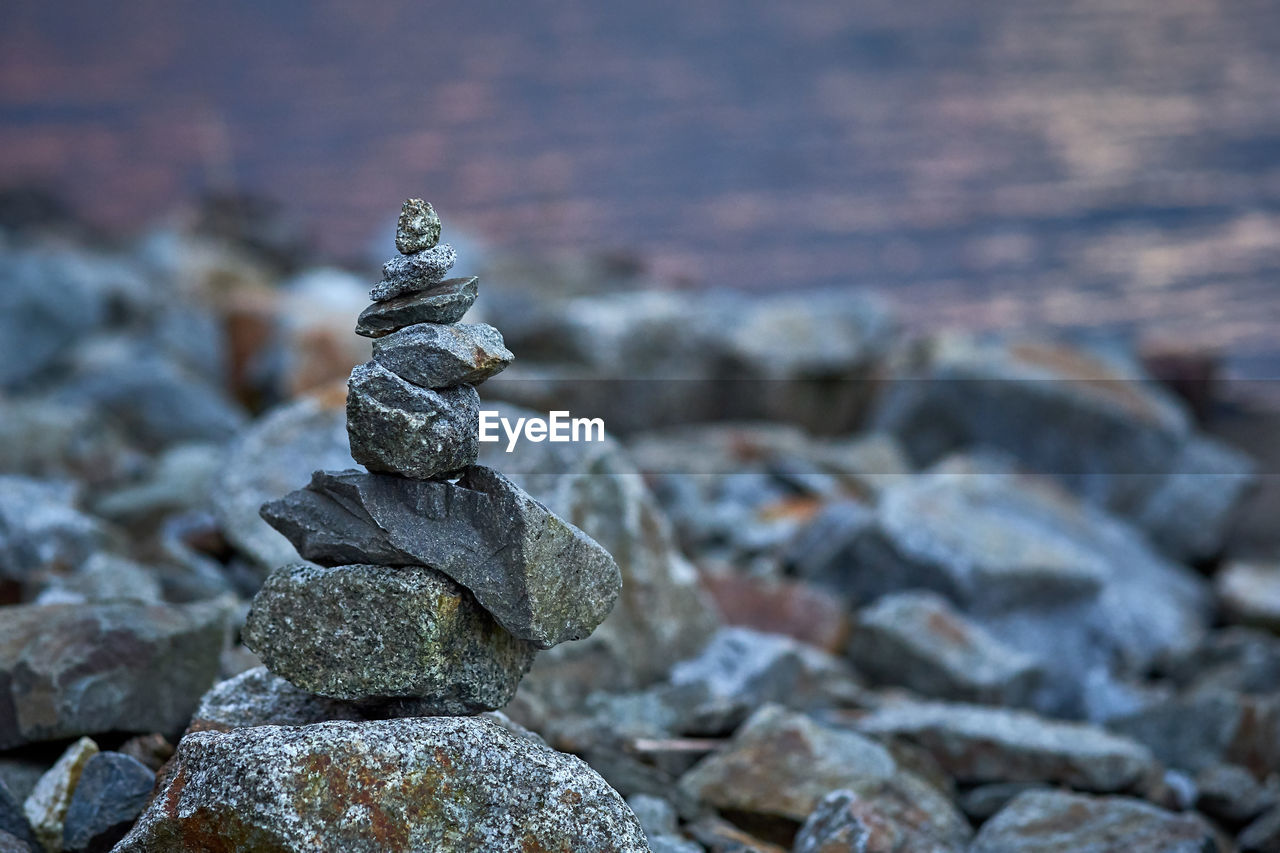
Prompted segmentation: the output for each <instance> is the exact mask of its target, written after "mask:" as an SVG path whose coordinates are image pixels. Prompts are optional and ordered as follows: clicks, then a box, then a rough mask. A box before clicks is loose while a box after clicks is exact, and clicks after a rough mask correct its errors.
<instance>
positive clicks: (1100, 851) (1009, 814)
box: [969, 791, 1219, 853]
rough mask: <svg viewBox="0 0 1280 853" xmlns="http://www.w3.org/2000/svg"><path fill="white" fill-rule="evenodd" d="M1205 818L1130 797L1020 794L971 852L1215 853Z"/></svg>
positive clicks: (988, 825) (983, 832) (987, 825)
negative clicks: (1117, 852)
mask: <svg viewBox="0 0 1280 853" xmlns="http://www.w3.org/2000/svg"><path fill="white" fill-rule="evenodd" d="M1218 849H1219V847H1218V844H1217V841H1216V839H1215V838H1214V834H1213V830H1211V829H1210V828H1209V826H1208V824H1206V823H1205V822H1204V821H1203V820H1202V819H1201V818H1199V817H1197V816H1195V815H1190V814H1175V813H1173V812H1168V811H1165V810H1164V809H1161V808H1157V807H1156V806H1153V805H1151V804H1150V803H1145V802H1142V801H1141V800H1135V799H1130V798H1129V797H1090V796H1087V795H1084V794H1071V793H1067V792H1065V791H1027V792H1026V793H1024V794H1019V795H1018V796H1017V797H1016V798H1014V800H1013V802H1011V803H1009V805H1007V806H1005V807H1004V808H1003V809H1001V811H1000V812H999V813H998V814H997V815H996V816H995V817H993V818H991V820H989V821H987V822H986V823H984V824H983V825H982V830H981V831H980V832H979V833H978V835H977V837H976V838H974V840H973V846H972V847H970V848H969V851H970V853H1059V851H1063V850H1070V851H1072V853H1115V851H1118V850H1123V851H1126V853H1211V851H1214V850H1218Z"/></svg>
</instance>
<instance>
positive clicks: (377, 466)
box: [347, 361, 480, 479]
mask: <svg viewBox="0 0 1280 853" xmlns="http://www.w3.org/2000/svg"><path fill="white" fill-rule="evenodd" d="M348 388H349V394H348V396H347V433H348V436H349V437H350V441H351V456H352V458H354V459H355V460H356V461H357V462H359V463H360V464H361V465H363V466H365V467H366V468H368V469H369V470H370V471H387V472H391V473H397V474H403V475H404V476H406V477H415V478H418V479H427V478H430V477H439V476H443V475H446V474H450V473H452V472H455V471H458V470H459V469H462V468H465V467H466V466H468V465H470V464H471V463H473V462H475V460H476V452H477V450H478V447H479V437H478V436H479V429H480V395H479V394H477V393H476V389H474V388H472V387H471V386H470V385H459V386H457V387H456V388H444V389H441V390H439V391H432V390H430V389H427V388H423V387H420V386H418V385H414V384H412V383H410V382H407V381H405V380H404V379H401V378H400V377H399V376H396V375H395V374H394V373H392V372H391V371H389V370H387V369H386V368H384V367H382V366H381V365H379V364H377V363H375V362H372V361H371V362H369V363H368V364H363V365H361V366H359V367H357V368H356V369H355V370H353V371H351V381H350V383H349V384H348Z"/></svg>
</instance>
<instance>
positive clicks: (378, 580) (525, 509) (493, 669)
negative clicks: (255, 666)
mask: <svg viewBox="0 0 1280 853" xmlns="http://www.w3.org/2000/svg"><path fill="white" fill-rule="evenodd" d="M439 240H440V219H439V217H438V216H437V215H436V213H435V211H434V210H433V209H432V208H431V205H429V204H427V203H426V202H424V201H422V200H421V199H410V200H409V201H407V202H405V204H404V209H403V211H402V212H401V214H400V220H399V224H398V227H397V229H396V248H397V249H398V250H399V251H400V253H401V255H400V256H398V257H395V258H392V259H391V260H390V261H387V263H386V264H385V265H384V266H383V268H382V272H383V279H382V281H381V282H379V283H378V284H377V285H376V286H375V287H374V288H373V291H372V293H371V296H372V298H373V300H374V301H373V304H372V305H370V306H369V307H368V308H367V309H365V311H364V312H363V313H362V314H361V315H360V318H359V321H358V323H357V325H356V332H357V333H358V334H361V335H365V336H366V337H370V338H373V360H372V361H370V362H368V363H366V364H363V365H360V366H358V367H356V368H355V370H353V371H352V372H351V379H350V382H349V384H348V398H347V432H348V435H349V437H350V441H351V455H352V457H353V458H354V459H355V460H356V461H357V462H359V463H360V464H361V465H363V466H364V467H365V468H367V469H368V472H367V473H366V472H364V471H359V470H347V471H337V472H335V471H317V472H316V473H315V474H314V475H313V476H312V478H311V482H310V484H309V485H307V486H306V487H305V488H303V489H300V490H298V491H295V492H293V493H291V494H289V495H287V496H285V497H284V498H281V499H280V500H277V501H272V502H270V503H267V504H266V505H264V506H263V507H262V515H263V517H264V518H265V519H266V520H267V521H268V522H269V523H270V524H271V525H272V526H274V527H275V528H276V529H277V530H279V531H280V532H281V533H283V534H284V535H285V536H287V537H288V538H289V539H290V541H292V542H293V544H294V546H295V547H296V548H297V549H298V553H299V554H301V555H302V557H303V559H305V560H309V561H310V564H296V565H287V566H283V567H281V568H279V569H277V570H275V571H274V572H273V573H272V574H271V575H270V577H269V578H268V579H267V581H266V582H265V584H264V585H263V587H262V589H261V591H260V592H259V593H258V595H257V596H256V597H255V598H254V600H253V606H252V608H251V610H250V613H249V617H248V621H247V623H246V625H245V631H244V641H245V644H246V645H248V646H249V648H251V649H253V650H254V651H255V652H256V653H257V654H258V655H259V656H260V657H261V658H262V661H263V663H264V664H265V665H266V667H267V668H268V669H269V670H271V671H272V672H274V673H276V674H277V675H280V676H282V677H283V678H285V679H287V680H288V681H290V682H292V683H293V684H295V685H296V686H298V687H300V688H302V689H303V690H306V691H309V692H311V693H315V694H318V695H321V696H327V697H331V698H335V699H341V700H346V701H349V702H353V703H357V704H359V705H364V706H374V707H385V706H387V705H388V704H391V705H395V704H400V705H402V706H403V707H402V712H404V713H411V714H412V715H415V716H434V715H462V714H470V713H475V712H477V711H482V710H489V709H496V708H500V707H502V706H503V705H505V704H506V703H507V702H508V701H509V700H510V699H511V697H512V695H513V694H514V693H515V690H516V686H517V685H518V684H519V682H520V679H521V677H522V676H523V675H524V673H525V672H526V671H527V670H528V668H529V665H530V664H531V663H532V662H533V657H534V655H535V653H536V652H537V650H538V649H546V648H550V647H551V646H554V645H556V644H557V643H562V642H565V641H566V640H576V639H580V638H582V637H585V636H587V635H588V634H590V633H591V632H592V631H593V630H594V629H595V627H596V626H597V625H598V624H600V622H601V621H602V620H603V619H604V618H605V616H606V615H608V613H609V610H610V609H611V608H612V607H613V603H614V601H615V600H616V599H617V596H618V593H619V591H620V589H621V586H622V578H621V574H620V573H619V571H618V567H617V565H616V564H615V563H614V561H613V558H612V557H611V556H610V555H609V553H608V552H607V551H605V550H604V549H603V548H602V547H601V546H600V545H599V544H597V543H596V542H595V540H593V539H591V538H590V537H588V536H587V535H586V534H585V533H583V532H582V531H581V530H579V529H578V528H576V527H574V526H573V525H571V524H569V523H568V522H566V521H565V520H564V519H561V518H560V517H558V516H556V515H555V514H553V513H552V512H550V511H549V510H548V509H547V508H546V507H544V506H543V505H542V504H540V503H538V502H537V501H536V500H534V499H533V498H532V497H530V496H529V495H528V494H527V493H526V492H524V491H523V490H522V489H520V488H519V487H517V486H516V485H515V484H514V483H512V482H511V481H510V480H508V479H507V478H506V477H504V476H503V475H502V474H499V473H498V472H497V471H494V470H493V469H491V468H486V467H484V466H482V465H476V464H475V461H476V454H477V451H478V433H479V405H480V398H479V395H478V394H477V393H476V389H475V386H476V385H477V384H479V383H481V382H483V381H484V380H485V379H487V378H488V377H490V376H493V375H494V374H495V373H497V372H499V371H500V370H502V369H503V368H505V367H506V366H507V365H508V364H510V363H511V360H512V355H511V353H510V352H508V351H507V349H506V348H505V347H504V346H503V341H502V335H501V334H499V332H498V330H497V329H494V328H493V327H492V326H488V325H485V324H483V323H477V324H467V323H459V322H458V320H460V319H461V318H462V315H463V314H464V313H466V311H467V309H468V308H470V307H471V304H472V303H473V302H474V301H475V298H476V285H477V279H476V278H475V277H474V276H472V277H468V278H448V279H446V278H445V276H446V275H447V273H448V272H449V270H450V269H451V268H452V266H453V263H454V260H455V254H454V250H453V248H452V247H451V246H450V245H449V244H447V243H440V242H439Z"/></svg>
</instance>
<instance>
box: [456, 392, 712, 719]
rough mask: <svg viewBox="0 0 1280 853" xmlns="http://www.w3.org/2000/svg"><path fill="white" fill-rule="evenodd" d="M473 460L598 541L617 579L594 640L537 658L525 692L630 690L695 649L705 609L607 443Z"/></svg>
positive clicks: (491, 451)
mask: <svg viewBox="0 0 1280 853" xmlns="http://www.w3.org/2000/svg"><path fill="white" fill-rule="evenodd" d="M493 408H494V409H495V410H496V411H497V412H498V413H499V415H500V416H501V417H505V418H509V419H514V418H519V417H527V416H529V415H530V414H532V413H531V412H529V411H528V410H525V409H520V408H517V407H515V406H510V405H502V404H499V405H496V406H493ZM481 461H482V462H483V463H484V464H486V465H490V466H492V467H495V468H500V469H501V470H502V471H503V472H504V473H505V474H507V475H508V476H510V477H511V479H512V480H513V481H514V482H515V483H516V484H517V485H519V486H521V487H522V488H524V489H526V490H528V491H529V492H530V493H531V494H532V495H533V496H534V497H536V498H537V499H538V500H539V501H540V502H542V503H543V504H545V505H546V506H547V508H548V509H550V510H551V511H552V512H554V513H556V514H557V515H559V516H560V517H561V518H564V519H567V520H568V521H569V522H571V523H572V524H574V525H576V526H577V527H578V528H580V529H581V530H583V531H584V532H585V533H586V534H587V535H588V536H590V537H592V538H593V539H595V540H596V541H597V542H599V543H600V545H601V546H602V547H603V548H604V549H605V550H607V551H608V552H609V554H611V555H612V556H613V558H614V559H615V560H616V561H617V564H618V567H619V570H620V572H621V574H622V579H623V583H622V593H621V595H620V596H619V597H618V600H617V603H616V605H615V606H614V607H613V609H612V610H611V611H609V615H608V617H607V618H606V619H605V621H604V622H603V623H602V624H601V625H600V626H599V627H598V628H597V629H596V631H595V633H593V634H592V635H591V636H590V637H589V638H587V639H586V640H583V641H581V642H577V643H572V644H565V645H562V646H559V647H558V648H556V649H555V650H554V651H552V652H550V653H547V654H542V655H539V657H538V660H537V662H536V663H535V664H534V666H533V670H532V671H531V672H530V673H529V678H527V679H526V680H525V684H526V685H528V686H530V687H532V686H533V682H535V681H537V680H539V679H541V680H542V681H543V683H544V684H550V683H554V685H555V692H557V693H560V694H562V695H563V694H566V693H571V692H574V689H575V686H574V682H575V681H576V682H578V683H579V684H581V683H587V684H590V685H591V686H592V687H593V688H594V689H619V690H622V689H634V688H638V687H642V686H645V685H647V684H650V683H652V682H654V681H656V680H657V679H659V678H661V677H662V676H664V675H665V674H666V673H667V670H669V669H670V667H671V665H672V664H674V663H675V662H676V661H678V660H683V659H685V658H688V657H691V656H693V655H695V654H697V653H698V651H700V650H701V649H702V647H703V646H704V645H705V644H706V642H707V640H708V639H709V638H710V637H711V634H712V632H713V631H714V630H715V627H716V623H717V617H716V614H715V609H714V606H713V604H712V603H711V601H710V599H709V598H708V597H707V596H706V595H705V593H703V591H702V590H701V588H700V586H699V584H698V573H697V571H696V570H695V569H694V567H693V566H692V565H691V564H690V563H689V561H688V560H687V559H685V557H684V556H683V555H682V554H681V552H680V549H679V547H678V546H677V544H676V542H675V539H674V537H673V535H672V531H671V525H670V522H669V521H668V519H667V517H666V516H665V515H664V514H663V512H662V510H661V509H660V508H659V507H658V505H657V502H656V501H655V500H654V498H653V495H652V494H651V493H650V492H649V490H648V488H647V487H646V486H645V482H644V478H643V477H642V476H641V475H640V473H639V472H638V471H637V470H636V469H635V466H634V465H632V464H631V461H630V460H629V459H628V458H627V455H626V453H625V452H624V451H623V450H622V448H621V447H619V446H618V444H617V443H616V442H615V441H614V440H613V439H612V438H609V437H606V439H605V440H604V441H602V442H592V443H586V442H578V443H568V444H551V443H550V442H545V441H544V442H541V443H536V444H535V443H533V442H528V441H525V442H521V443H520V444H518V445H517V446H516V449H515V451H514V452H512V453H506V452H505V451H504V450H503V449H502V446H499V445H498V444H482V445H481Z"/></svg>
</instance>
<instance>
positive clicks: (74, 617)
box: [0, 602, 228, 749]
mask: <svg viewBox="0 0 1280 853" xmlns="http://www.w3.org/2000/svg"><path fill="white" fill-rule="evenodd" d="M227 622H228V611H227V608H226V606H225V605H224V604H222V603H220V602H204V603H198V604H186V605H170V604H165V605H159V604H152V605H147V604H133V603H123V602H120V603H107V604H50V605H20V606H15V607H9V608H6V609H5V613H4V618H3V619H0V749H8V748H11V747H15V746H20V745H22V744H26V743H34V742H37V741H43V740H58V739H62V738H68V737H75V736H78V735H81V734H86V733H95V732H113V731H114V732H154V731H162V732H172V731H177V730H180V729H181V728H182V727H183V726H184V725H185V724H186V722H187V719H188V718H189V717H190V716H191V711H192V710H193V709H194V708H195V706H196V703H197V702H199V700H200V695H201V694H202V693H204V691H205V690H207V689H208V688H209V686H210V685H211V684H213V682H214V681H215V680H216V679H217V675H218V659H219V655H220V654H221V652H222V649H223V646H224V645H225V644H226V641H227V638H226V634H227Z"/></svg>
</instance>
